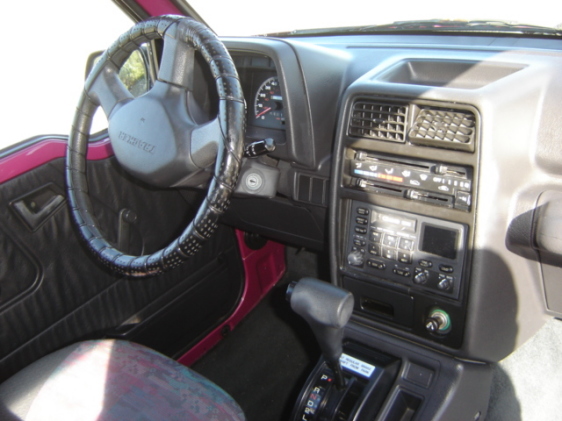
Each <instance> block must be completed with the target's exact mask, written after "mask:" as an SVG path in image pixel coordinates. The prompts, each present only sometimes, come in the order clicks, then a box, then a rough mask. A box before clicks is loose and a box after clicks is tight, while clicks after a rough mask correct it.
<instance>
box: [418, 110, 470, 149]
mask: <svg viewBox="0 0 562 421" xmlns="http://www.w3.org/2000/svg"><path fill="white" fill-rule="evenodd" d="M475 132H476V117H475V116H474V114H473V113H472V112H470V111H464V110H463V111H461V110H450V109H445V108H433V107H427V106H421V107H419V112H418V114H417V116H416V118H415V121H414V124H413V125H412V128H411V129H410V132H409V133H408V135H409V138H410V139H411V140H414V139H423V140H435V141H443V142H455V143H464V144H469V143H472V142H473V140H474V135H475Z"/></svg>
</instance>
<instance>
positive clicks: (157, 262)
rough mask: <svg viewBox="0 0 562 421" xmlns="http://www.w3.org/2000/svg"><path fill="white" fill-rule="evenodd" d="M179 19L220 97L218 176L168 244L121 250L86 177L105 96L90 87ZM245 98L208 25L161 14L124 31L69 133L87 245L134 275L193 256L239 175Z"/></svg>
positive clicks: (70, 185)
mask: <svg viewBox="0 0 562 421" xmlns="http://www.w3.org/2000/svg"><path fill="white" fill-rule="evenodd" d="M172 25H178V27H179V28H181V31H180V30H178V31H177V33H180V34H181V36H182V39H181V41H183V42H186V43H188V44H189V45H191V46H193V47H195V48H196V49H197V50H198V51H199V52H200V53H201V54H202V55H203V57H204V58H205V60H206V62H207V64H208V65H209V68H210V71H211V73H212V75H213V77H214V78H215V81H216V87H217V91H218V97H219V112H218V117H217V118H218V120H219V125H220V128H221V132H222V136H223V142H222V147H219V148H218V152H217V157H216V161H215V164H214V173H213V178H212V179H211V181H210V184H209V187H208V190H207V195H206V197H205V199H204V201H203V202H202V204H201V205H200V207H199V210H198V212H197V214H196V216H195V217H194V219H193V221H191V223H190V224H189V225H188V226H187V228H186V229H185V230H184V231H183V233H182V234H181V235H180V236H179V237H178V238H177V239H175V240H174V241H173V242H172V243H171V244H170V245H168V246H167V247H165V248H163V249H161V250H159V251H157V252H155V253H153V254H150V255H143V256H131V255H127V254H125V253H123V252H121V251H119V250H117V249H116V248H115V247H114V246H113V245H111V244H110V243H109V242H108V241H107V240H106V239H105V238H104V236H103V235H102V234H101V232H100V230H99V229H98V222H97V220H96V218H95V216H94V214H93V210H92V204H91V201H90V197H89V193H88V183H87V180H86V162H87V159H86V154H87V149H88V141H89V133H90V128H91V124H92V120H93V116H94V113H95V111H96V109H97V108H98V107H99V106H100V101H99V99H98V98H96V97H95V95H92V94H91V93H90V92H89V87H90V86H92V84H93V83H94V81H95V80H96V78H97V77H98V76H99V75H100V74H101V73H102V72H103V71H104V69H105V68H106V67H107V66H113V68H114V69H119V68H120V67H121V66H122V65H123V63H124V62H125V61H126V60H127V58H128V57H129V55H130V53H131V52H132V51H134V50H135V49H137V48H138V47H139V46H140V45H141V44H143V43H146V42H148V41H150V40H153V39H157V38H163V37H164V35H165V33H166V31H167V30H168V29H169V28H170V27H171V26H172ZM244 127H245V101H244V96H243V92H242V88H241V85H240V81H239V79H238V74H237V71H236V68H235V66H234V63H233V61H232V59H231V57H230V55H229V53H228V51H227V50H226V48H225V46H224V44H222V42H221V41H220V40H219V39H218V38H217V36H216V35H215V34H214V33H213V32H212V31H211V30H210V29H208V28H207V27H206V26H205V25H203V24H201V23H199V22H197V21H195V20H193V19H190V18H185V17H182V16H160V17H157V18H153V19H149V20H147V21H144V22H141V23H139V24H137V25H135V26H134V27H133V28H131V29H130V30H129V31H128V32H126V33H125V34H123V35H122V36H121V37H120V38H119V39H118V40H117V41H116V42H115V43H114V44H113V45H112V46H111V47H110V48H109V49H108V50H106V51H105V53H104V54H103V55H102V56H101V59H100V60H99V62H98V63H97V64H96V66H95V67H94V69H93V70H92V72H91V73H90V75H89V77H88V79H87V80H86V84H85V89H84V91H83V93H82V95H81V97H80V100H79V104H78V107H77V110H76V114H75V117H74V121H73V125H72V130H71V133H70V137H69V142H68V149H67V156H66V182H67V194H68V201H69V205H70V212H71V215H72V219H73V220H74V222H75V224H76V226H77V228H78V231H79V233H80V235H81V236H82V238H83V239H84V240H85V241H86V243H87V245H88V247H89V248H90V249H91V250H92V252H93V253H94V254H95V255H96V256H97V257H98V258H99V260H100V261H101V262H102V263H103V264H105V265H106V266H108V267H109V268H110V269H111V270H113V271H114V272H117V273H119V274H122V275H126V276H131V277H146V276H154V275H158V274H159V273H162V272H164V271H167V270H170V269H173V268H175V267H177V266H179V265H180V264H181V263H183V262H184V261H185V260H187V259H188V258H189V257H191V256H193V255H194V254H195V253H196V252H197V251H198V250H199V249H201V247H202V245H203V243H204V242H205V241H206V240H207V239H209V238H210V237H211V235H212V234H213V232H214V230H215V229H216V228H217V226H218V225H217V224H218V219H219V217H220V216H221V215H222V213H223V212H224V211H225V209H226V208H227V207H228V204H229V198H230V195H231V194H232V192H233V191H234V188H235V187H236V183H237V180H238V175H239V173H240V166H241V159H242V153H243V146H244V144H243V139H244Z"/></svg>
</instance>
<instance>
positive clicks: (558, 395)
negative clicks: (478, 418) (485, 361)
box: [486, 319, 562, 421]
mask: <svg viewBox="0 0 562 421" xmlns="http://www.w3.org/2000/svg"><path fill="white" fill-rule="evenodd" d="M494 370H495V371H494V380H493V383H492V394H491V397H490V406H489V408H488V417H487V418H486V419H487V420H488V421H556V420H562V322H561V321H560V320H557V319H552V320H550V321H549V322H548V323H546V324H545V325H544V326H543V327H542V329H541V330H540V331H539V332H538V333H537V334H536V335H535V336H534V337H532V338H531V339H530V340H529V341H527V342H526V343H525V344H524V345H523V346H521V347H520V348H519V349H518V350H517V351H515V352H514V353H513V354H511V355H510V356H508V357H507V358H505V359H504V360H502V361H500V362H499V364H497V365H496V366H495V368H494Z"/></svg>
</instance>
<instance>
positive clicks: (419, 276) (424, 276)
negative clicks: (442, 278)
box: [414, 270, 429, 285]
mask: <svg viewBox="0 0 562 421" xmlns="http://www.w3.org/2000/svg"><path fill="white" fill-rule="evenodd" d="M428 280H429V272H428V271H427V270H424V271H421V272H418V273H416V274H415V276H414V283H415V284H418V285H423V284H425V283H426V282H427V281H428Z"/></svg>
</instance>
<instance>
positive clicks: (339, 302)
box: [287, 278, 353, 375]
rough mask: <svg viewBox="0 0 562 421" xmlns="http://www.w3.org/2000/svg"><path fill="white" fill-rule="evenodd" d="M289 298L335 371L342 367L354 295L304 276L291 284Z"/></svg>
mask: <svg viewBox="0 0 562 421" xmlns="http://www.w3.org/2000/svg"><path fill="white" fill-rule="evenodd" d="M287 300H288V301H289V302H290V303H291V308H292V309H293V310H294V311H295V312H296V313H297V314H299V315H300V316H302V317H303V318H304V319H305V320H306V321H307V322H308V324H309V325H310V327H311V328H312V331H313V332H314V335H315V336H316V339H317V340H318V343H319V344H320V348H321V349H322V353H323V354H324V357H325V358H326V360H327V361H328V363H329V364H330V365H331V366H332V368H333V369H334V371H338V372H339V371H341V369H340V364H339V360H340V357H341V354H342V340H343V331H344V327H345V325H346V324H347V322H348V321H349V318H350V317H351V313H352V312H353V295H352V294H351V293H350V292H349V291H345V290H343V289H341V288H338V287H337V286H335V285H332V284H330V283H327V282H322V281H320V280H318V279H314V278H303V279H301V280H300V281H299V282H294V283H292V284H291V285H290V286H289V288H288V289H287ZM339 374H340V373H336V375H339Z"/></svg>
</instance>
